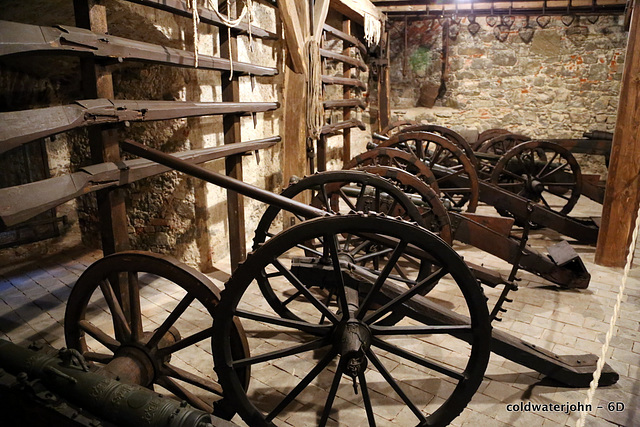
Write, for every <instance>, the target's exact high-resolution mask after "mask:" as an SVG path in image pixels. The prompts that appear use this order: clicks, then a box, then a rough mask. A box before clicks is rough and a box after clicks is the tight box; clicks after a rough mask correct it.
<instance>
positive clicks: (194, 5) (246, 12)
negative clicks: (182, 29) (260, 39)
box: [187, 0, 254, 80]
mask: <svg viewBox="0 0 640 427" xmlns="http://www.w3.org/2000/svg"><path fill="white" fill-rule="evenodd" d="M242 1H243V3H244V6H243V7H242V12H241V13H240V16H239V17H237V18H236V19H231V8H230V7H229V0H227V16H224V15H223V14H222V13H220V11H219V10H218V6H217V5H216V3H215V2H213V1H212V0H206V2H207V5H208V6H209V7H208V9H210V10H212V11H213V12H214V13H215V14H216V16H217V17H218V18H220V20H221V21H222V22H223V23H224V25H226V27H227V36H228V38H229V39H231V28H234V27H237V26H238V25H240V23H241V22H242V20H243V19H244V18H245V16H248V17H249V19H248V23H249V25H248V27H249V49H250V50H251V51H252V52H253V33H252V31H251V30H252V26H253V18H254V13H253V0H242ZM187 7H188V8H189V9H191V14H192V20H193V45H194V46H193V51H194V57H195V67H196V68H198V43H199V41H200V40H199V39H200V37H199V33H198V24H199V23H200V15H199V14H198V0H187ZM229 64H230V65H229V66H230V75H229V80H231V79H232V78H233V52H232V48H231V44H229Z"/></svg>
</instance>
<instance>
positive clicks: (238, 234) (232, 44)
mask: <svg viewBox="0 0 640 427" xmlns="http://www.w3.org/2000/svg"><path fill="white" fill-rule="evenodd" d="M220 4H221V5H222V4H225V1H224V0H221V1H220ZM228 4H229V6H231V4H232V3H228ZM219 37H220V56H221V57H222V58H227V59H231V60H233V61H237V60H238V43H237V40H236V38H235V37H233V36H232V37H229V33H228V31H227V30H226V29H225V28H220V29H219ZM230 77H231V73H230V72H222V73H221V75H220V81H221V85H222V102H240V85H239V82H238V74H237V73H236V74H234V75H233V77H231V79H230ZM222 125H223V128H224V143H225V144H233V143H235V142H238V141H240V117H239V116H238V115H235V114H231V115H225V116H224V117H223V119H222ZM225 173H226V174H227V175H228V176H230V177H233V178H236V179H239V180H241V181H242V156H239V155H236V156H229V157H226V158H225ZM227 220H228V224H229V257H230V259H231V268H232V269H235V268H236V267H237V266H238V264H239V263H240V262H242V261H243V260H244V259H245V258H246V256H247V241H246V236H245V228H244V201H243V199H242V196H241V195H240V194H238V193H236V192H235V191H231V190H227Z"/></svg>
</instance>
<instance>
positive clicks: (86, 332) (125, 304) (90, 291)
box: [64, 251, 250, 419]
mask: <svg viewBox="0 0 640 427" xmlns="http://www.w3.org/2000/svg"><path fill="white" fill-rule="evenodd" d="M121 288H123V289H124V290H125V291H124V292H121V291H119V289H121ZM121 294H124V295H127V298H125V299H123V298H122V297H121V296H120V295H121ZM219 300H220V293H219V290H218V289H217V287H216V286H215V285H214V284H213V283H212V282H211V280H210V279H209V278H207V277H206V276H205V275H204V274H202V273H200V272H198V271H196V270H194V269H193V268H191V267H189V266H187V265H185V264H183V263H180V262H178V261H176V260H175V259H172V258H170V257H166V256H162V255H157V254H153V253H148V252H138V251H128V252H120V253H116V254H114V255H109V256H107V257H105V258H102V259H100V260H98V261H96V262H95V263H93V264H92V265H90V266H89V267H88V268H87V269H86V270H85V271H84V273H83V274H82V275H81V276H80V278H79V279H78V281H77V282H76V284H75V285H74V287H73V289H72V291H71V294H70V296H69V300H68V302H67V308H66V312H65V318H64V326H65V338H66V342H67V346H68V347H69V348H71V349H75V350H78V351H79V352H80V353H81V354H82V355H83V356H84V358H85V359H86V360H87V361H89V362H90V363H92V364H94V365H96V368H100V369H102V370H105V371H106V372H111V373H112V374H113V375H117V376H119V377H121V378H122V380H123V381H128V382H134V383H136V384H138V385H141V386H143V387H148V388H151V389H155V390H156V391H160V390H162V389H164V390H167V391H168V392H170V393H173V394H174V395H175V396H176V397H178V398H180V399H184V400H186V401H187V402H189V403H190V404H191V405H192V406H194V407H196V408H199V409H202V410H204V411H207V412H212V411H213V413H214V414H215V415H217V416H220V417H223V418H227V419H230V418H231V417H232V416H233V415H234V414H235V411H234V410H233V405H232V403H231V402H229V401H228V400H226V399H223V398H222V389H221V387H220V385H219V384H218V383H217V377H216V375H215V372H214V370H213V357H212V355H211V353H212V350H213V348H212V344H211V335H212V331H213V329H212V323H213V317H214V313H215V310H216V309H217V306H218V302H219ZM226 346H227V349H228V351H229V352H230V353H232V354H234V355H235V356H234V357H239V358H244V357H249V347H248V344H247V341H246V340H245V337H244V331H243V330H242V327H241V326H240V323H239V322H237V321H235V320H234V319H231V323H230V324H229V341H227V343H226ZM237 375H238V381H239V383H240V384H242V387H246V386H247V384H248V382H249V377H250V369H249V368H248V367H246V368H241V369H239V370H238V371H237ZM158 387H162V389H159V388H158Z"/></svg>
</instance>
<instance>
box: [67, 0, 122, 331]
mask: <svg viewBox="0 0 640 427" xmlns="http://www.w3.org/2000/svg"><path fill="white" fill-rule="evenodd" d="M73 9H74V15H75V19H76V26H77V27H80V28H86V29H88V30H91V31H93V32H94V33H99V34H107V33H108V25H107V11H106V8H105V6H104V4H101V2H100V1H99V0H74V1H73ZM80 69H81V73H82V77H81V78H82V89H83V92H84V96H85V98H109V99H113V98H114V91H113V78H112V76H111V71H110V70H109V69H108V68H107V67H106V66H104V65H102V64H101V63H99V62H98V61H96V60H95V59H94V58H83V59H81V61H80ZM88 134H89V148H90V151H91V161H92V162H93V163H105V162H114V163H118V162H120V161H121V160H122V159H121V157H120V146H119V140H118V133H117V130H116V127H115V125H102V126H94V127H91V128H89V132H88ZM96 202H97V205H98V218H99V221H100V239H101V242H102V252H103V254H104V255H110V254H113V253H116V252H121V251H125V250H127V249H129V233H128V231H127V211H126V205H125V194H124V190H123V189H122V188H116V189H103V190H98V191H97V192H96ZM110 281H111V284H112V286H113V287H114V292H115V294H116V296H117V298H118V300H119V301H120V305H121V307H122V311H123V312H124V315H125V317H126V318H127V319H129V320H130V319H131V316H132V314H131V304H130V298H129V294H130V292H129V283H128V281H127V280H122V278H120V277H112V278H110Z"/></svg>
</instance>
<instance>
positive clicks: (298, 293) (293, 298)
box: [281, 274, 322, 323]
mask: <svg viewBox="0 0 640 427" xmlns="http://www.w3.org/2000/svg"><path fill="white" fill-rule="evenodd" d="M281 275H282V274H281ZM300 295H302V292H300V291H295V292H294V293H293V295H291V296H290V297H289V298H287V299H286V300H284V301H282V305H284V306H285V307H286V306H288V305H289V304H290V303H291V302H292V301H294V300H295V299H296V298H298V297H299V296H300ZM320 323H322V322H320Z"/></svg>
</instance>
